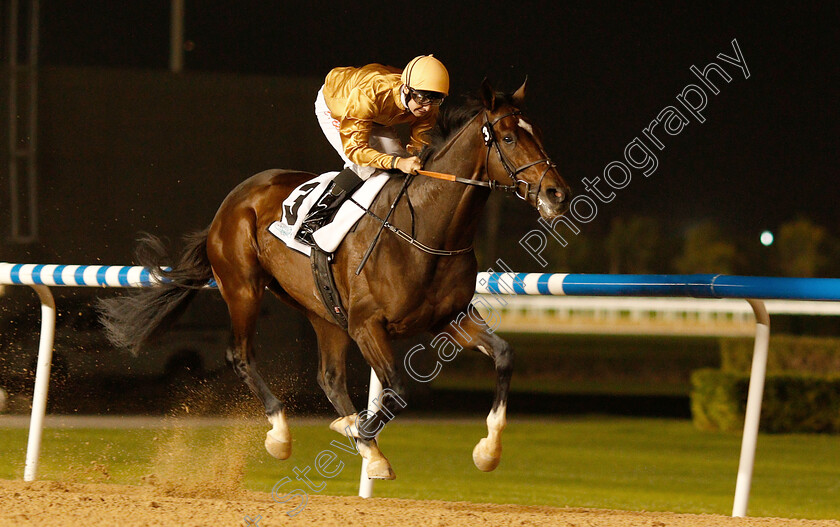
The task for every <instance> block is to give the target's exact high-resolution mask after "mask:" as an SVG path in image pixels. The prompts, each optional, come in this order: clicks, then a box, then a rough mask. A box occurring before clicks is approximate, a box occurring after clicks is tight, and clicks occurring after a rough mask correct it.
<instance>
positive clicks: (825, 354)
mask: <svg viewBox="0 0 840 527" xmlns="http://www.w3.org/2000/svg"><path fill="white" fill-rule="evenodd" d="M753 342H754V341H753V339H752V338H723V339H720V358H721V369H722V370H723V371H727V372H739V373H749V372H750V367H751V365H752V355H753ZM788 372H800V373H812V374H815V375H830V374H832V373H834V374H838V375H840V338H827V337H795V336H791V335H771V336H770V349H769V355H768V357H767V373H788Z"/></svg>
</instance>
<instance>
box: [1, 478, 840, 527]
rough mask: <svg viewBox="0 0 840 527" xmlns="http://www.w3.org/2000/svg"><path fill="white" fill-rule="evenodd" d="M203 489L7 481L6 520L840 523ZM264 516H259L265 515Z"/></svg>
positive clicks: (703, 526) (672, 526)
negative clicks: (295, 502) (297, 505)
mask: <svg viewBox="0 0 840 527" xmlns="http://www.w3.org/2000/svg"><path fill="white" fill-rule="evenodd" d="M203 494H204V493H202V492H201V491H200V490H196V489H193V490H191V491H189V492H179V489H177V488H165V487H161V486H154V485H144V486H126V485H107V484H81V483H63V482H59V481H37V482H33V483H24V482H22V481H11V480H0V503H2V507H0V525H4V526H5V525H15V526H21V525H38V526H44V527H49V526H62V527H63V526H75V525H125V526H153V525H166V526H171V525H178V526H218V525H231V526H234V525H248V522H246V517H248V518H251V519H252V520H255V521H256V523H251V525H259V526H261V527H268V526H272V525H318V526H342V527H343V526H347V527H355V526H359V527H361V526H365V527H372V526H375V527H379V526H382V527H388V526H401V527H414V526H417V527H439V526H450V525H451V526H473V525H477V526H491V525H492V526H516V527H523V526H548V525H557V526H564V527H566V526H568V527H572V526H575V527H579V526H596V527H597V526H617V527H625V526H639V527H642V526H644V527H707V526H708V527H712V526H714V527H727V526H768V527H769V526H784V527H788V526H789V527H798V526H803V527H804V526H814V527H818V526H819V527H840V521H834V520H793V519H777V518H730V517H727V516H716V515H692V514H674V513H661V512H627V511H612V510H597V509H577V508H555V507H528V506H522V505H493V504H478V503H465V502H444V501H416V500H402V499H389V498H371V499H367V500H363V499H361V498H356V497H337V496H320V495H315V496H310V497H309V502H308V503H307V505H306V507H305V508H304V509H303V510H301V511H300V512H299V514H297V515H296V516H295V517H289V516H287V514H286V513H287V512H288V511H290V509H291V507H290V505H289V504H278V503H275V502H274V501H272V499H271V495H269V494H265V493H257V492H244V491H243V492H237V493H235V495H232V496H226V497H225V498H224V499H221V498H218V497H216V498H213V497H205V496H203ZM257 517H259V519H257Z"/></svg>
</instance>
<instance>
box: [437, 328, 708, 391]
mask: <svg viewBox="0 0 840 527" xmlns="http://www.w3.org/2000/svg"><path fill="white" fill-rule="evenodd" d="M501 336H502V337H503V338H504V339H506V340H507V341H508V342H510V344H511V346H513V349H514V350H515V359H514V364H515V366H514V375H513V381H512V384H511V389H512V390H513V391H526V390H527V391H532V392H540V393H575V394H604V393H606V394H629V395H688V393H689V390H690V382H689V379H690V376H691V372H692V371H693V370H697V369H700V368H712V367H718V366H719V365H720V354H719V351H718V339H717V338H711V337H679V336H659V337H644V336H643V337H639V336H628V335H554V334H532V333H529V334H518V333H506V334H502V335H501ZM494 379H495V377H494V373H493V369H492V365H491V362H490V361H489V359H487V357H485V356H483V355H481V354H479V353H471V352H464V353H460V354H459V355H458V358H457V359H456V360H454V361H452V362H449V363H446V364H444V368H443V370H442V371H441V373H440V375H438V377H437V378H436V379H435V380H434V381H432V386H433V387H434V388H464V387H466V388H471V389H485V388H486V387H488V386H490V387H492V386H493V385H494Z"/></svg>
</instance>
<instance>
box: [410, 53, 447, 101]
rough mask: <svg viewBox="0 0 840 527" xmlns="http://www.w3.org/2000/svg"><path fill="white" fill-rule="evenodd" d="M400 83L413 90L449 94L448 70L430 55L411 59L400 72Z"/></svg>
mask: <svg viewBox="0 0 840 527" xmlns="http://www.w3.org/2000/svg"><path fill="white" fill-rule="evenodd" d="M402 83H403V84H405V85H406V86H408V87H409V88H411V89H413V90H419V91H424V92H437V93H442V94H443V95H449V72H448V71H446V67H445V66H444V65H443V63H442V62H441V61H439V60H438V59H436V58H435V57H434V56H432V55H420V56H419V57H414V58H413V59H411V62H409V63H408V65H407V66H406V67H405V69H404V70H403V72H402Z"/></svg>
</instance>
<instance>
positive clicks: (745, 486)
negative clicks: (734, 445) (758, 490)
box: [732, 299, 770, 517]
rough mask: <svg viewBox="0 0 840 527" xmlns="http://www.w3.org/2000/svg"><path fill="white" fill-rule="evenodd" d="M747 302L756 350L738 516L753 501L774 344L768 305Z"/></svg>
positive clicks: (743, 444) (737, 487) (740, 467)
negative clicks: (770, 352)
mask: <svg viewBox="0 0 840 527" xmlns="http://www.w3.org/2000/svg"><path fill="white" fill-rule="evenodd" d="M747 302H749V303H750V306H752V308H753V311H754V312H755V347H754V348H753V360H752V371H751V372H750V388H749V393H748V395H747V411H746V418H745V419H744V437H743V439H742V441H741V460H740V462H739V464H738V480H737V482H736V483H735V503H734V504H733V505H732V516H734V517H744V516H746V515H747V505H748V504H749V501H750V488H751V486H752V475H753V467H754V465H755V450H756V445H757V443H758V425H759V421H760V418H761V398H762V397H763V396H764V378H765V374H766V372H767V350H768V348H769V345H770V315H768V314H767V308H765V306H764V302H762V301H760V300H751V299H747Z"/></svg>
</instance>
